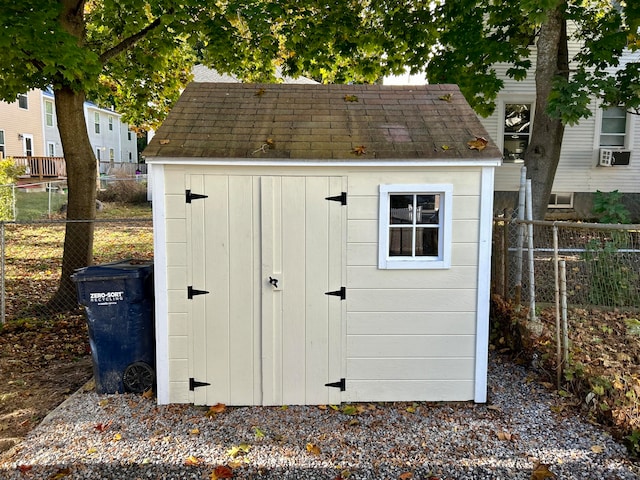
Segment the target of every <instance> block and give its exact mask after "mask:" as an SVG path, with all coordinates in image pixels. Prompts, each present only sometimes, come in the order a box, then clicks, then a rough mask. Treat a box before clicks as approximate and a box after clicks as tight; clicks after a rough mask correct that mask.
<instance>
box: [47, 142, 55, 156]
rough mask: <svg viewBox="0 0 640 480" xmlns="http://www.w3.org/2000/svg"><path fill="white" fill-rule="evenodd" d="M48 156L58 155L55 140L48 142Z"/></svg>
mask: <svg viewBox="0 0 640 480" xmlns="http://www.w3.org/2000/svg"><path fill="white" fill-rule="evenodd" d="M47 156H49V157H55V156H56V143H55V142H47Z"/></svg>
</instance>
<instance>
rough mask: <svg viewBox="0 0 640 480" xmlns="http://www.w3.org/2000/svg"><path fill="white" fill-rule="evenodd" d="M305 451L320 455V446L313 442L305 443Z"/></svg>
mask: <svg viewBox="0 0 640 480" xmlns="http://www.w3.org/2000/svg"><path fill="white" fill-rule="evenodd" d="M307 452H309V453H312V454H314V455H320V453H322V452H320V448H319V447H318V446H317V445H314V444H313V443H307Z"/></svg>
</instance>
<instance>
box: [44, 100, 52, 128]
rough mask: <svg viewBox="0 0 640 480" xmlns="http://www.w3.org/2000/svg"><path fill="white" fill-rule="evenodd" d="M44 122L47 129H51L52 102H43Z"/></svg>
mask: <svg viewBox="0 0 640 480" xmlns="http://www.w3.org/2000/svg"><path fill="white" fill-rule="evenodd" d="M44 122H45V125H46V126H47V127H53V102H52V101H50V100H45V101H44Z"/></svg>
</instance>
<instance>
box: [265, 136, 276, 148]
mask: <svg viewBox="0 0 640 480" xmlns="http://www.w3.org/2000/svg"><path fill="white" fill-rule="evenodd" d="M264 143H266V144H267V146H268V147H269V148H272V149H273V148H276V142H275V140H274V139H273V138H267V140H266V141H265V142H264Z"/></svg>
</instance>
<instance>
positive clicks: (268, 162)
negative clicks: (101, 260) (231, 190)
mask: <svg viewBox="0 0 640 480" xmlns="http://www.w3.org/2000/svg"><path fill="white" fill-rule="evenodd" d="M145 161H146V162H147V163H152V164H158V165H207V166H246V167H253V166H262V167H265V166H268V167H275V166H287V167H499V166H500V165H502V158H499V157H495V158H486V159H481V160H475V159H470V158H467V159H465V158H463V159H450V158H438V159H424V160H416V159H412V160H384V159H382V160H351V159H344V160H335V159H332V160H321V159H320V160H290V159H282V158H265V159H255V160H254V159H250V158H208V157H145Z"/></svg>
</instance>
